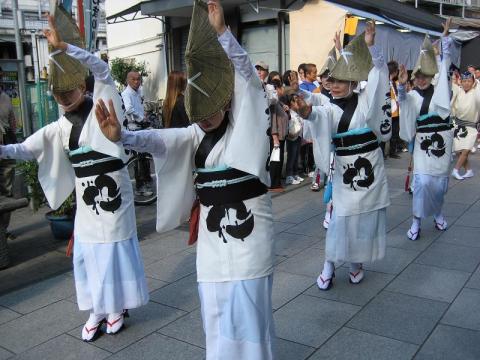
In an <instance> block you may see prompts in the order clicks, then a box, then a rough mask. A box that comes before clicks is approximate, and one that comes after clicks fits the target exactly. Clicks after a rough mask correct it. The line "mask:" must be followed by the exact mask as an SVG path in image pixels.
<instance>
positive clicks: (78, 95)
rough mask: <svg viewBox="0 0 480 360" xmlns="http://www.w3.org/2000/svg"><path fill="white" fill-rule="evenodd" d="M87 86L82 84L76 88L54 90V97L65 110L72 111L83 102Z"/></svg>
mask: <svg viewBox="0 0 480 360" xmlns="http://www.w3.org/2000/svg"><path fill="white" fill-rule="evenodd" d="M84 93H85V87H84V86H80V87H78V88H76V89H73V90H70V91H64V92H54V93H53V97H54V98H55V100H56V101H57V103H58V104H59V105H60V106H61V107H62V109H63V111H65V112H72V111H75V110H76V109H78V107H79V106H80V105H81V104H82V103H83V100H84V99H85V97H84Z"/></svg>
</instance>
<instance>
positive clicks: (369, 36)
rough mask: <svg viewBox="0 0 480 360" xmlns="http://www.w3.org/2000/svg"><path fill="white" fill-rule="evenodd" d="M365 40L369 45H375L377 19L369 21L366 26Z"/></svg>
mask: <svg viewBox="0 0 480 360" xmlns="http://www.w3.org/2000/svg"><path fill="white" fill-rule="evenodd" d="M365 42H366V43H367V46H373V45H375V21H373V20H370V21H367V23H366V27H365Z"/></svg>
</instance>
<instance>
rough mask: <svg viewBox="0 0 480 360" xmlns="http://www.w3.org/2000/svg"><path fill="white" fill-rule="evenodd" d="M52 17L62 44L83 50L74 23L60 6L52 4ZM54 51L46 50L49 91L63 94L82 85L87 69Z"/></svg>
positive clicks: (82, 44)
mask: <svg viewBox="0 0 480 360" xmlns="http://www.w3.org/2000/svg"><path fill="white" fill-rule="evenodd" d="M52 16H53V18H54V20H55V26H56V28H57V32H58V34H59V35H60V37H61V39H62V40H63V41H64V42H66V43H68V44H72V45H75V46H78V47H81V48H85V44H84V42H83V40H82V38H81V36H80V31H79V30H78V27H77V25H76V24H75V21H74V20H73V19H72V17H71V16H70V14H68V13H67V11H66V10H65V9H64V8H63V7H62V6H61V5H58V6H57V5H55V4H54V6H53V12H52ZM56 50H57V49H54V48H53V47H51V46H49V48H48V51H49V52H50V54H51V55H50V74H49V75H50V76H49V86H50V89H52V90H53V91H55V92H65V91H70V90H73V89H75V88H77V87H79V86H80V85H82V84H84V83H85V76H86V75H87V69H86V68H85V67H84V66H83V65H82V64H81V63H80V62H79V61H78V60H76V59H74V58H72V57H70V56H68V55H67V54H65V53H64V52H58V53H56ZM52 53H53V55H52Z"/></svg>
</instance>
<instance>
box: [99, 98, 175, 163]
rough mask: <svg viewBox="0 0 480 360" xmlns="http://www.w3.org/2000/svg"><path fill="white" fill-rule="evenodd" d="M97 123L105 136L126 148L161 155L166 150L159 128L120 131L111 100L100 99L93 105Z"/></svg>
mask: <svg viewBox="0 0 480 360" xmlns="http://www.w3.org/2000/svg"><path fill="white" fill-rule="evenodd" d="M95 115H96V117H97V121H98V125H99V126H100V130H101V131H102V133H103V135H105V137H106V138H107V139H108V140H110V141H112V142H121V143H122V145H123V146H124V147H125V148H126V149H131V150H135V151H138V152H147V153H150V154H152V155H157V156H158V155H161V154H164V153H165V151H166V147H165V143H164V142H163V140H162V138H161V136H160V130H142V131H122V130H121V127H120V123H119V122H118V119H117V114H116V112H115V108H114V107H113V102H112V100H109V101H108V108H107V106H106V105H105V102H104V101H103V100H102V99H100V100H98V103H97V105H96V107H95Z"/></svg>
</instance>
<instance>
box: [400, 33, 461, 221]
mask: <svg viewBox="0 0 480 360" xmlns="http://www.w3.org/2000/svg"><path fill="white" fill-rule="evenodd" d="M446 39H448V38H442V43H443V49H444V55H443V59H442V60H441V62H439V74H438V75H439V76H438V80H437V83H436V85H435V86H433V85H431V87H430V88H429V89H427V90H425V91H421V90H416V89H414V90H412V91H410V92H408V93H406V92H405V88H404V87H403V86H400V87H399V97H398V100H399V103H400V109H401V111H400V137H401V138H402V139H403V140H405V141H407V142H411V141H412V140H413V139H415V146H414V150H413V165H414V168H413V174H414V175H413V176H414V179H413V189H414V190H413V216H415V217H416V218H425V217H429V216H439V215H441V211H442V206H443V199H444V196H445V193H446V192H447V189H448V177H449V171H450V159H451V155H452V144H453V131H452V130H451V128H452V126H451V122H450V118H449V115H450V89H449V84H448V78H447V73H448V67H449V66H450V57H449V53H448V50H447V49H448V40H446ZM432 92H433V93H432ZM421 93H422V94H424V96H425V97H424V96H422V95H421ZM429 99H430V100H429ZM428 102H429V103H428Z"/></svg>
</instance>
